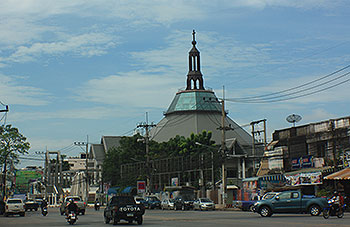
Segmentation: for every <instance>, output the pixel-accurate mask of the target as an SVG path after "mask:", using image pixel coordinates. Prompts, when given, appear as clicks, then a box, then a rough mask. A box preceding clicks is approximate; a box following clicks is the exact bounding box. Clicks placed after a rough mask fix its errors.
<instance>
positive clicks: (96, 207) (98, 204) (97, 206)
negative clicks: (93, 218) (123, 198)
mask: <svg viewBox="0 0 350 227" xmlns="http://www.w3.org/2000/svg"><path fill="white" fill-rule="evenodd" d="M95 210H100V203H99V202H97V203H95Z"/></svg>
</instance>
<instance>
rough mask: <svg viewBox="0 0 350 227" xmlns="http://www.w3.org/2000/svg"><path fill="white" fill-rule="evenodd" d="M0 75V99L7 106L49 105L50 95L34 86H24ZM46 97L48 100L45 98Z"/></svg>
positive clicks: (11, 78)
mask: <svg viewBox="0 0 350 227" xmlns="http://www.w3.org/2000/svg"><path fill="white" fill-rule="evenodd" d="M15 78H17V79H18V77H13V76H12V77H10V76H6V75H2V74H0V97H1V101H2V102H3V103H5V104H9V105H13V104H21V105H28V106H40V105H46V104H48V103H49V101H48V100H47V97H48V94H47V92H45V91H44V90H42V89H40V88H36V87H32V86H23V85H20V84H19V80H18V81H16V80H15ZM43 97H46V98H43Z"/></svg>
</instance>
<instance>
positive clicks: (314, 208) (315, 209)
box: [309, 205, 321, 216]
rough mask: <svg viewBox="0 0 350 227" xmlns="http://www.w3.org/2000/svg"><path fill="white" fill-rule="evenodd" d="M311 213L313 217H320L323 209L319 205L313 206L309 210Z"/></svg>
mask: <svg viewBox="0 0 350 227" xmlns="http://www.w3.org/2000/svg"><path fill="white" fill-rule="evenodd" d="M309 212H310V214H311V216H318V215H320V213H321V208H320V207H319V206H317V205H312V206H311V207H310V208H309Z"/></svg>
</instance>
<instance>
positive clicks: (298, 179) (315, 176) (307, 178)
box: [285, 172, 322, 186]
mask: <svg viewBox="0 0 350 227" xmlns="http://www.w3.org/2000/svg"><path fill="white" fill-rule="evenodd" d="M321 176H322V174H321V172H313V173H298V174H294V175H289V176H288V175H287V176H285V177H286V179H287V182H286V184H287V185H291V186H298V185H315V184H322V181H321Z"/></svg>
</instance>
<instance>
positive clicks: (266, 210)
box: [259, 206, 272, 217]
mask: <svg viewBox="0 0 350 227" xmlns="http://www.w3.org/2000/svg"><path fill="white" fill-rule="evenodd" d="M259 213H260V215H261V217H271V215H272V212H271V209H270V208H269V207H267V206H263V207H261V208H260V212H259Z"/></svg>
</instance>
